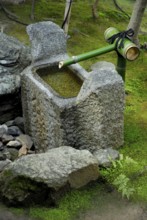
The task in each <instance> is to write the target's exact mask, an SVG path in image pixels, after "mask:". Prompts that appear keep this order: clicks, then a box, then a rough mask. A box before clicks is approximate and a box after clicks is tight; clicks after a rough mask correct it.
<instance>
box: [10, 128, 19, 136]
mask: <svg viewBox="0 0 147 220" xmlns="http://www.w3.org/2000/svg"><path fill="white" fill-rule="evenodd" d="M8 134H9V135H13V136H19V135H20V134H22V131H21V130H20V129H19V127H17V126H11V127H8Z"/></svg>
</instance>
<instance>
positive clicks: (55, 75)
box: [22, 22, 124, 152]
mask: <svg viewBox="0 0 147 220" xmlns="http://www.w3.org/2000/svg"><path fill="white" fill-rule="evenodd" d="M28 34H29V36H30V39H31V42H32V57H33V63H32V65H31V66H29V67H28V68H27V69H25V71H24V72H23V75H22V102H23V113H24V119H25V127H26V131H27V132H28V133H29V134H30V135H31V136H32V137H33V138H34V143H35V146H36V148H37V151H38V152H45V151H47V150H48V149H51V148H56V147H59V146H63V145H66V146H72V147H74V148H77V149H88V150H90V151H91V152H93V151H95V150H98V149H102V148H110V147H113V148H117V147H120V146H121V145H122V144H123V110H124V86H123V81H122V79H121V77H120V76H119V75H118V74H117V72H116V71H115V68H114V66H113V65H112V64H109V63H106V62H104V63H100V64H97V65H95V66H93V70H92V71H91V72H90V73H89V72H87V71H86V70H85V69H83V68H82V67H81V66H80V65H79V64H74V65H71V66H70V67H68V68H66V69H64V70H62V69H61V70H60V71H59V69H58V63H59V61H61V60H62V59H65V58H67V57H68V55H67V53H66V36H65V34H64V32H63V31H62V30H61V29H60V28H59V27H58V26H57V25H55V24H54V23H52V22H41V23H37V24H33V25H30V26H29V27H28ZM67 75H68V76H67ZM47 82H48V83H47Z"/></svg>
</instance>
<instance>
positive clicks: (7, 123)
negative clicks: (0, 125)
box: [5, 120, 14, 127]
mask: <svg viewBox="0 0 147 220" xmlns="http://www.w3.org/2000/svg"><path fill="white" fill-rule="evenodd" d="M5 124H6V125H7V127H10V126H13V125H14V120H10V121H6V122H5Z"/></svg>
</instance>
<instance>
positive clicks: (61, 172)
mask: <svg viewBox="0 0 147 220" xmlns="http://www.w3.org/2000/svg"><path fill="white" fill-rule="evenodd" d="M98 173H99V172H98V161H97V160H96V159H95V158H94V157H93V155H92V154H91V153H90V152H89V151H87V150H76V149H74V148H71V147H66V146H63V147H59V148H55V149H51V150H49V151H48V152H46V153H42V154H36V155H26V156H23V157H21V158H19V159H17V160H16V161H14V162H13V163H11V164H10V165H8V166H7V167H6V169H5V170H4V171H3V172H2V173H1V174H0V194H1V196H2V197H3V198H4V199H6V200H7V201H9V203H12V204H20V203H22V204H24V203H25V202H26V201H27V204H29V203H30V202H33V199H34V196H35V195H36V196H35V198H37V197H38V195H39V196H40V195H42V196H41V197H39V200H40V203H42V201H41V199H43V200H46V199H47V197H48V198H49V199H50V200H53V197H54V193H55V191H56V192H58V190H60V189H62V188H63V187H65V186H67V185H69V186H70V187H71V188H80V187H82V186H84V185H86V184H87V183H89V182H90V181H92V180H96V179H97V178H98V175H99V174H98ZM14 189H15V190H14ZM41 193H42V194H41ZM29 199H32V200H29ZM38 202H39V201H38Z"/></svg>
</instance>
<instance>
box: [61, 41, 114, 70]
mask: <svg viewBox="0 0 147 220" xmlns="http://www.w3.org/2000/svg"><path fill="white" fill-rule="evenodd" d="M115 49H116V45H115V43H114V44H111V45H108V46H106V47H103V48H100V49H97V50H92V51H90V52H87V53H83V54H80V55H77V56H73V57H71V58H69V59H67V60H64V61H60V62H59V69H60V68H62V67H63V66H68V65H71V64H74V63H77V62H80V61H83V60H87V59H89V58H91V57H95V56H99V55H102V54H105V53H108V52H111V51H113V50H115Z"/></svg>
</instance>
